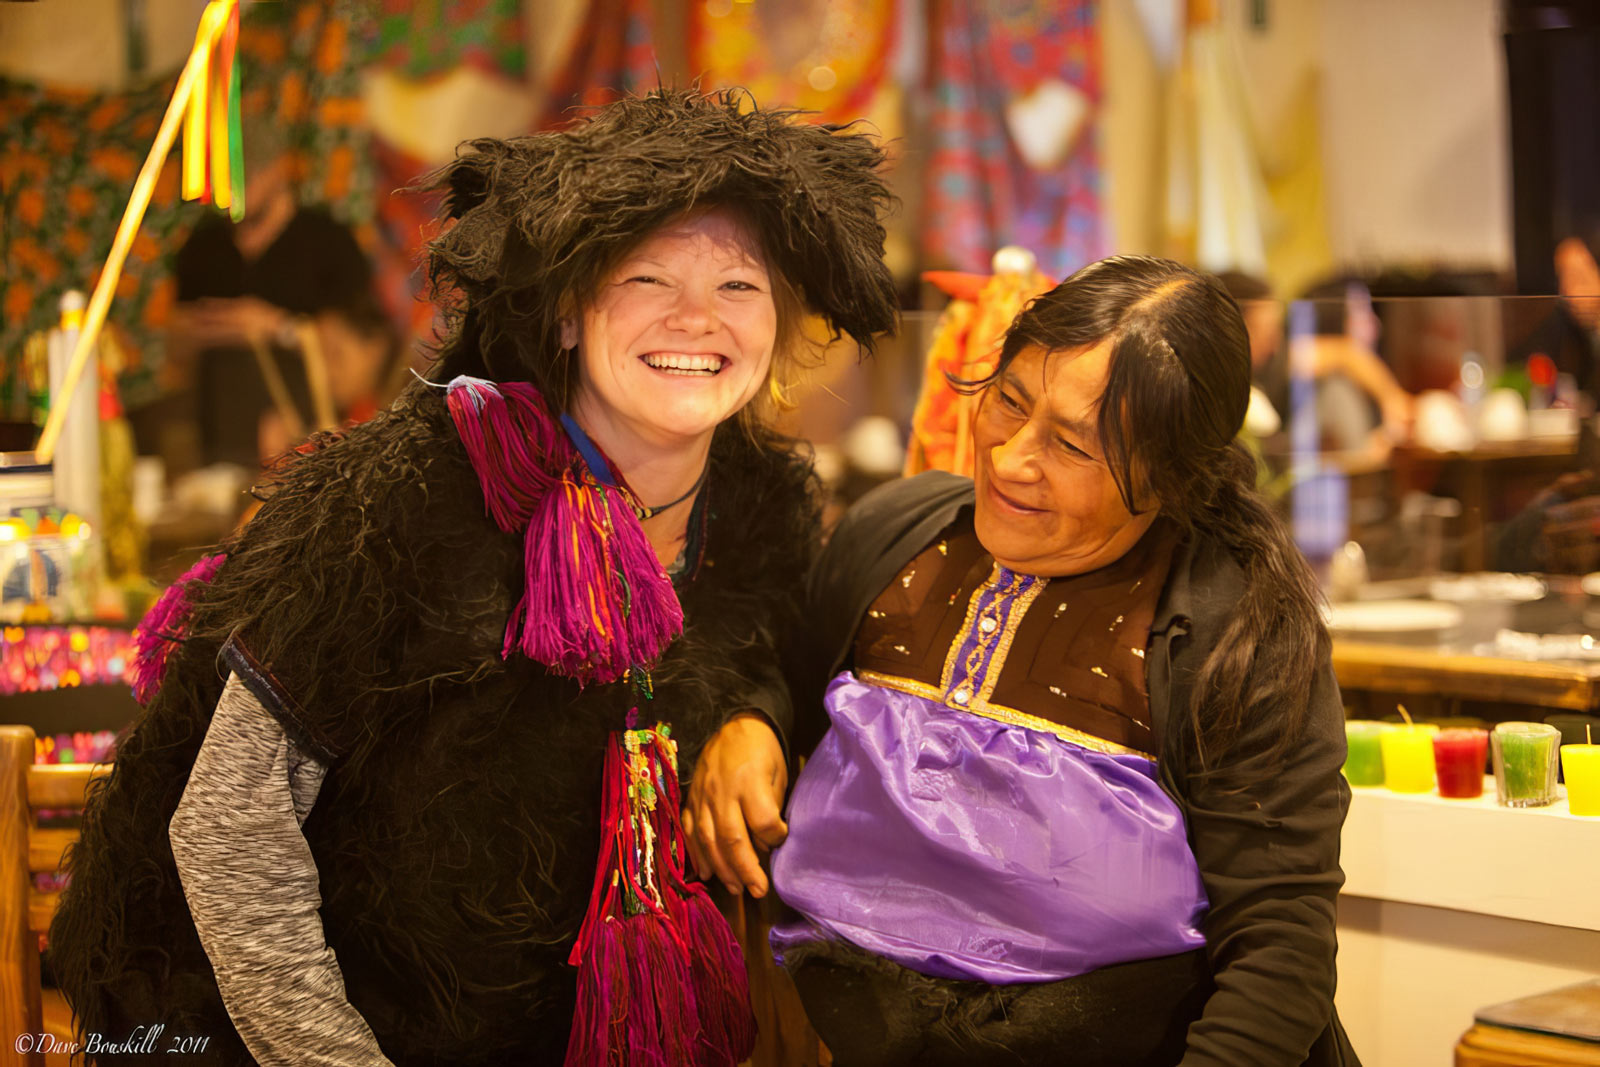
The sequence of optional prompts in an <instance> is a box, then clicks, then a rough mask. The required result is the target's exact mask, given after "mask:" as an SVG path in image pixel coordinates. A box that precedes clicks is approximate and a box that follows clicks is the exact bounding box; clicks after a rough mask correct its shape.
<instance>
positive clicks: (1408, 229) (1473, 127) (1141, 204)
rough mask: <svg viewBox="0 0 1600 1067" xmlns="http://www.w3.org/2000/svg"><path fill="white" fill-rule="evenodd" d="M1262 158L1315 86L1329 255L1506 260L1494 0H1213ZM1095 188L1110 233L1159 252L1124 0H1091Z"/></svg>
mask: <svg viewBox="0 0 1600 1067" xmlns="http://www.w3.org/2000/svg"><path fill="white" fill-rule="evenodd" d="M1180 6H1181V5H1180ZM1220 7H1221V9H1222V18H1223V20H1224V21H1225V23H1227V24H1228V27H1229V29H1230V31H1231V34H1232V37H1233V39H1234V41H1235V42H1236V44H1237V47H1238V50H1239V56H1240V60H1241V66H1242V73H1243V78H1244V81H1245V84H1246V86H1247V88H1248V100H1249V107H1250V111H1251V114H1252V118H1253V120H1254V122H1255V125H1256V129H1257V131H1258V132H1259V133H1260V134H1262V136H1263V140H1262V143H1261V144H1260V150H1261V152H1262V155H1263V158H1264V159H1265V160H1266V161H1267V162H1268V163H1269V165H1271V164H1273V163H1275V162H1278V161H1279V159H1280V157H1281V155H1282V153H1283V150H1284V149H1285V148H1286V147H1287V146H1288V143H1289V140H1290V138H1292V137H1293V136H1294V135H1296V134H1297V133H1298V132H1299V131H1297V130H1294V129H1292V128H1288V127H1287V125H1286V124H1288V123H1290V122H1291V121H1292V112H1293V109H1294V107H1295V105H1296V102H1297V100H1299V99H1301V98H1302V97H1301V94H1303V93H1304V92H1307V91H1310V92H1313V93H1314V94H1315V101H1316V107H1315V117H1316V120H1317V124H1318V126H1319V127H1320V129H1319V130H1318V133H1319V134H1320V138H1321V145H1322V153H1321V154H1322V163H1323V194H1324V197H1325V202H1326V208H1327V230H1328V238H1329V241H1330V243H1331V246H1332V257H1333V260H1334V261H1335V262H1337V263H1342V264H1348V265H1352V266H1372V265H1375V264H1379V263H1385V262H1405V263H1417V262H1421V261H1424V260H1430V259H1437V260H1445V261H1449V262H1453V263H1457V264H1462V265H1481V266H1487V267H1492V268H1504V267H1508V266H1509V265H1510V261H1511V237H1510V231H1511V206H1510V178H1509V162H1508V153H1509V144H1508V134H1507V127H1506V122H1507V119H1506V89H1505V72H1504V53H1503V46H1502V44H1501V40H1500V31H1499V23H1498V15H1497V9H1496V0H1403V2H1400V3H1396V2H1394V0H1272V2H1271V3H1270V4H1269V5H1268V11H1269V14H1270V20H1271V21H1270V23H1269V25H1268V27H1267V28H1266V29H1265V30H1255V29H1252V28H1250V27H1249V26H1248V25H1247V22H1246V9H1247V0H1221V3H1220ZM1101 10H1102V26H1103V38H1102V47H1103V50H1104V52H1103V54H1104V63H1105V68H1104V69H1105V105H1104V111H1103V113H1102V116H1101V118H1102V135H1103V138H1104V145H1105V150H1106V164H1107V199H1108V201H1109V205H1110V222H1111V225H1112V229H1113V247H1114V248H1115V249H1116V250H1117V251H1122V252H1158V251H1160V250H1161V242H1160V213H1159V208H1160V203H1161V200H1160V195H1161V188H1162V184H1161V182H1162V178H1161V169H1162V167H1163V165H1164V163H1163V158H1162V152H1161V145H1162V137H1163V129H1164V126H1163V123H1164V114H1163V99H1162V94H1163V88H1162V79H1163V75H1162V73H1161V72H1160V71H1159V70H1158V69H1157V67H1156V63H1155V59H1154V57H1153V56H1152V54H1151V51H1150V47H1149V44H1148V43H1147V41H1146V40H1145V36H1144V33H1145V31H1144V26H1143V24H1142V23H1141V22H1140V20H1139V16H1138V13H1137V11H1136V3H1135V0H1103V4H1102V9H1101Z"/></svg>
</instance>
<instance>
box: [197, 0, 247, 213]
mask: <svg viewBox="0 0 1600 1067" xmlns="http://www.w3.org/2000/svg"><path fill="white" fill-rule="evenodd" d="M238 43H239V4H238V0H211V2H210V3H209V4H207V5H206V9H205V12H204V14H202V15H201V16H200V28H199V29H198V30H197V31H196V32H195V42H194V50H195V53H196V55H197V56H198V57H199V59H200V63H201V65H202V67H203V69H204V75H203V76H204V79H205V81H204V84H203V85H200V86H196V88H195V91H194V92H193V93H192V94H191V95H190V97H189V102H188V109H187V111H186V112H185V113H184V119H183V198H184V199H185V200H199V201H201V202H203V203H212V204H216V205H217V207H219V208H223V209H225V210H226V211H227V212H228V214H229V215H231V216H232V217H233V220H234V221H235V222H237V221H239V220H240V219H241V218H243V217H244V207H245V204H244V146H243V142H242V138H241V134H240V129H239V68H238V65H237V64H236V63H235V59H236V58H237V54H238Z"/></svg>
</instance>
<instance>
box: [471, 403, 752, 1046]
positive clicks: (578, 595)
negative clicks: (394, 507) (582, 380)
mask: <svg viewBox="0 0 1600 1067" xmlns="http://www.w3.org/2000/svg"><path fill="white" fill-rule="evenodd" d="M447 404H448V406H449V410H450V414H451V417H452V418H453V419H454V421H455V424H456V429H457V431H458V432H459V433H460V435H461V440H462V442H463V443H464V444H465V446H466V449H467V455H468V456H469V458H470V459H471V460H472V466H473V469H474V470H475V471H476V472H477V475H478V481H479V484H480V485H481V486H482V487H483V496H484V501H485V503H486V504H487V507H488V511H489V514H490V516H491V517H492V518H493V519H494V521H495V524H496V525H497V526H499V528H500V529H502V530H504V531H506V532H508V533H512V532H516V531H517V530H522V531H523V566H524V569H525V572H526V576H527V583H526V588H525V590H524V593H523V597H522V599H521V600H520V601H519V602H518V603H517V606H516V608H515V609H514V610H513V611H512V613H511V618H510V619H509V620H508V622H507V624H506V635H505V645H504V648H503V650H502V652H503V654H504V655H506V656H510V655H511V653H512V652H513V651H520V652H521V653H522V654H523V655H525V656H527V657H528V658H530V659H532V660H535V661H536V662H539V663H542V664H544V665H545V666H547V667H549V668H550V669H551V670H553V671H555V672H557V673H558V674H562V675H566V676H568V677H571V678H575V679H577V680H578V681H579V682H580V683H582V682H588V681H599V682H613V681H617V680H618V679H621V678H624V677H631V679H632V681H633V683H634V685H635V687H636V689H637V690H638V691H639V692H641V693H643V694H645V695H648V694H649V692H650V678H649V667H650V665H652V664H654V663H655V661H656V660H657V659H658V658H659V657H660V655H661V653H662V652H663V651H665V649H666V647H667V645H668V644H669V643H670V642H671V641H672V639H673V638H674V637H676V636H677V635H678V634H679V633H681V632H682V631H683V610H682V608H681V607H680V606H679V604H678V598H677V594H676V593H675V592H674V591H673V588H672V582H671V581H670V580H669V579H668V578H667V575H666V572H665V571H664V570H663V569H662V568H661V564H660V563H659V561H657V559H656V555H655V551H654V550H653V549H652V548H651V546H650V542H649V539H648V538H647V537H646V536H645V533H644V530H643V528H642V527H641V526H640V525H639V520H638V518H637V517H636V516H635V515H634V511H633V507H632V502H633V499H634V498H633V493H632V491H631V490H629V489H628V487H627V485H626V484H625V483H624V482H623V480H622V478H621V476H620V475H619V474H618V472H617V471H616V470H615V468H614V467H613V466H612V465H611V463H610V462H609V461H607V460H606V458H605V456H604V455H603V454H602V453H601V452H600V451H599V449H597V448H595V446H594V444H593V443H592V442H591V441H590V440H589V439H588V437H587V436H585V435H584V433H583V430H582V429H581V428H580V427H579V426H578V425H577V424H576V423H575V422H573V421H572V420H571V419H570V418H568V417H565V416H563V417H562V418H561V419H560V420H559V422H558V421H557V420H556V419H554V418H552V416H551V414H550V412H549V410H548V409H547V408H546V406H545V404H544V400H543V398H542V397H541V396H540V395H539V393H538V391H537V390H536V389H535V388H534V387H533V386H532V385H529V384H527V383H523V382H500V383H495V382H488V381H484V380H482V379H478V378H468V377H460V378H456V379H455V380H454V381H452V382H451V383H450V384H449V386H448V393H447ZM630 672H631V674H630ZM636 713H637V709H635V714H636ZM631 725H632V715H630V726H631ZM677 768H678V762H677V745H676V744H675V743H674V742H673V741H672V740H671V736H670V728H669V727H667V726H665V725H657V726H656V727H654V728H653V729H644V730H636V729H628V730H626V731H623V732H621V733H614V734H612V735H611V737H610V739H609V740H608V742H607V747H606V762H605V772H604V778H603V783H602V786H601V790H602V798H601V802H602V813H601V819H602V822H601V827H602V829H601V846H600V858H599V862H598V863H597V865H596V869H595V880H594V889H593V891H592V893H591V894H590V898H589V910H588V912H587V914H586V915H585V917H584V922H583V927H582V929H581V930H580V931H579V933H578V940H577V943H576V944H575V945H574V946H573V949H572V955H571V957H570V958H569V961H568V962H570V963H571V964H573V965H574V966H576V967H577V968H578V1003H577V1010H576V1012H575V1013H574V1015H573V1020H572V1034H571V1037H570V1039H569V1042H568V1047H567V1058H566V1063H567V1067H580V1065H589V1064H606V1065H611V1067H680V1065H685V1064H688V1065H694V1067H734V1065H735V1064H737V1063H739V1062H740V1061H741V1060H743V1059H745V1058H746V1057H747V1056H749V1054H750V1052H751V1050H752V1049H753V1048H754V1047H755V1037H756V1032H755V1018H754V1016H753V1015H752V1014H751V1011H750V993H749V983H748V978H747V976H746V974H745V967H744V958H743V956H742V955H741V953H740V951H739V945H738V943H737V942H736V941H735V940H734V937H733V931H732V930H730V929H729V927H728V923H727V920H725V919H724V918H723V917H722V913H721V912H719V911H718V910H717V908H716V906H715V905H714V904H713V903H712V901H711V898H710V897H709V896H707V895H706V891H705V889H704V887H702V886H700V885H698V884H696V883H691V882H689V881H688V879H687V878H686V877H685V873H684V871H685V867H684V863H685V857H684V845H683V828H682V826H681V825H680V824H679V820H678V810H679V806H680V799H679V795H678V770H677Z"/></svg>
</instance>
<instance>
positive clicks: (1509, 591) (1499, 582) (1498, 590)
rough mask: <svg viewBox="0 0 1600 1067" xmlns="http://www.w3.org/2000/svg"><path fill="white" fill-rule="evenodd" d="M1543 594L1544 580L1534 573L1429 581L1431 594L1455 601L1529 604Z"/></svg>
mask: <svg viewBox="0 0 1600 1067" xmlns="http://www.w3.org/2000/svg"><path fill="white" fill-rule="evenodd" d="M1544 594H1545V584H1544V582H1543V581H1542V580H1540V579H1539V578H1537V577H1535V576H1534V575H1532V574H1506V573H1504V572H1501V571H1484V572H1482V573H1479V574H1458V575H1452V576H1451V577H1448V578H1435V579H1434V580H1433V581H1431V582H1429V583H1428V595H1429V596H1431V597H1433V599H1435V600H1444V601H1449V602H1450V603H1452V604H1464V603H1482V602H1484V601H1499V602H1501V603H1508V604H1526V603H1528V602H1529V601H1532V600H1539V599H1541V598H1543V596H1544Z"/></svg>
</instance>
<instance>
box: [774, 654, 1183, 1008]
mask: <svg viewBox="0 0 1600 1067" xmlns="http://www.w3.org/2000/svg"><path fill="white" fill-rule="evenodd" d="M825 704H826V707H827V710H828V715H829V717H830V718H831V719H832V722H833V726H832V729H830V730H829V731H828V734H827V736H826V737H825V738H824V739H823V741H822V744H821V745H820V746H818V748H817V751H816V752H815V753H814V754H813V756H812V757H811V759H810V761H809V762H808V763H807V764H806V767H805V770H804V771H803V772H802V773H801V775H800V778H799V780H798V781H797V782H796V783H795V788H794V794H793V796H792V798H791V799H790V802H789V813H788V821H789V838H788V840H787V841H786V842H784V844H783V845H782V846H781V847H779V848H778V849H777V850H776V851H775V852H774V853H773V856H772V880H773V886H774V888H775V889H776V890H777V892H778V894H779V896H780V897H781V898H782V899H783V900H784V902H785V903H787V904H788V905H790V906H791V907H793V908H794V909H795V910H796V911H798V912H800V914H801V915H802V916H804V919H802V920H796V921H790V922H787V923H784V924H781V925H779V926H778V927H775V928H774V929H773V931H772V945H773V948H774V949H775V950H776V952H777V954H778V957H779V959H780V960H781V958H782V953H783V949H784V948H785V947H787V946H790V945H794V944H797V943H800V942H803V941H808V940H816V939H818V938H843V939H845V940H848V941H850V942H852V943H854V944H856V945H858V946H860V947H861V948H864V949H867V950H868V951H871V952H874V953H877V954H879V955H881V956H884V957H886V958H888V959H891V960H893V961H895V962H896V963H899V964H901V965H903V966H906V967H909V968H911V969H913V970H915V971H918V972H920V973H922V974H927V975H932V976H935V977H940V978H956V979H972V980H977V981H982V982H988V983H991V984H994V985H1003V984H1009V983H1016V982H1048V981H1054V980H1057V979H1062V978H1070V977H1073V976H1075V975H1080V974H1084V973H1087V972H1089V971H1092V970H1095V969H1097V968H1100V967H1105V966H1108V965H1110V964H1114V963H1123V962H1127V961H1130V960H1140V959H1149V958H1152V957H1157V956H1168V955H1173V954H1176V953H1180V952H1185V951H1189V950H1191V949H1195V948H1198V947H1200V946H1202V945H1203V944H1204V943H1205V939H1204V937H1203V936H1202V935H1201V933H1200V922H1201V918H1202V916H1203V915H1204V913H1205V908H1206V898H1205V891H1204V889H1203V888H1202V886H1201V882H1200V872H1199V869H1198V867H1197V866H1196V865H1195V860H1194V855H1193V854H1192V853H1191V851H1190V849H1189V844H1188V839H1187V836H1186V834H1185V828H1184V824H1183V817H1182V814H1181V812H1180V811H1179V809H1178V806H1177V804H1176V802H1174V801H1173V799H1172V798H1171V797H1170V796H1168V795H1167V793H1166V792H1165V791H1164V790H1163V789H1162V788H1161V786H1160V784H1159V783H1158V782H1157V781H1156V779H1155V763H1154V761H1152V760H1151V759H1149V758H1147V757H1144V756H1139V755H1134V754H1115V755H1113V754H1107V753H1102V752H1094V751H1090V750H1089V749H1085V748H1082V747H1080V746H1078V745H1074V744H1072V743H1071V742H1068V741H1065V740H1063V739H1061V738H1058V737H1056V736H1054V735H1053V734H1049V733H1045V732H1041V731H1038V730H1033V729H1029V728H1027V727H1024V726H1017V725H1011V724H1008V723H1003V722H999V721H997V720H995V719H991V718H985V717H983V716H980V715H977V714H973V713H968V712H963V711H958V710H955V709H953V708H950V707H948V706H946V705H944V704H941V703H939V702H937V701H934V700H931V699H928V698H925V697H920V696H914V695H911V694H909V693H904V692H901V691H899V690H895V689H888V688H883V687H880V686H877V685H870V684H867V683H864V682H862V681H859V680H858V679H856V677H855V676H854V675H852V674H850V673H848V672H846V673H843V674H840V675H839V676H838V677H837V678H835V679H834V680H833V682H832V683H831V684H830V685H829V687H828V692H827V696H826V698H825Z"/></svg>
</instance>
